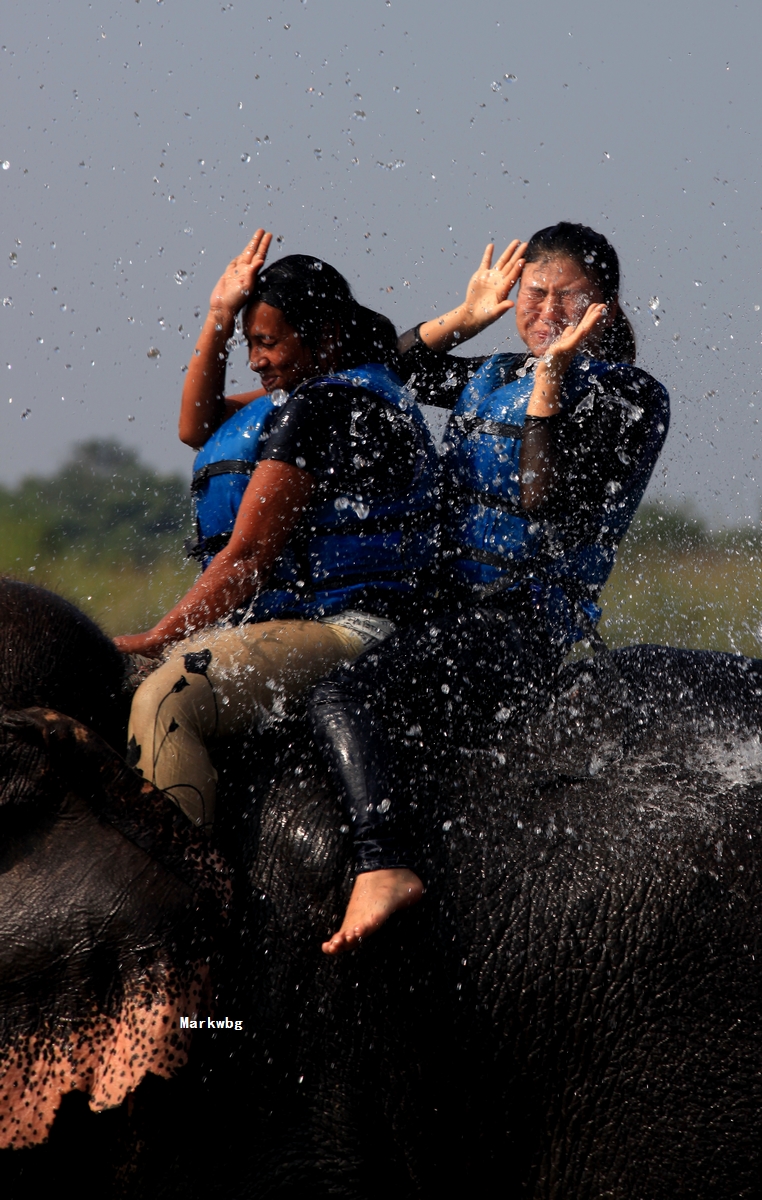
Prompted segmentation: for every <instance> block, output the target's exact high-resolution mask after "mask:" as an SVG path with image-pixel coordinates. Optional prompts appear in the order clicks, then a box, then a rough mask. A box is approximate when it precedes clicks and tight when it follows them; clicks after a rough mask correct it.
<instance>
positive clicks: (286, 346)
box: [244, 301, 318, 393]
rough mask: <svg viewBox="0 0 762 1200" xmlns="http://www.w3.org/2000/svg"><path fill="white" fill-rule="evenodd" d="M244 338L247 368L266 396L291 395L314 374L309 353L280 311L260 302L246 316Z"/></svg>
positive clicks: (316, 369)
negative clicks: (257, 380)
mask: <svg viewBox="0 0 762 1200" xmlns="http://www.w3.org/2000/svg"><path fill="white" fill-rule="evenodd" d="M244 335H245V337H246V340H247V342H248V343H249V366H250V367H251V370H252V371H256V372H257V374H258V375H259V377H260V379H261V380H262V386H263V388H264V389H265V391H267V392H270V393H271V392H274V391H275V390H276V389H277V388H282V389H283V391H284V392H292V391H293V390H294V388H295V387H298V385H299V384H300V383H302V382H303V381H304V380H305V379H309V378H310V377H311V376H312V375H315V374H317V372H318V368H317V366H316V364H315V359H314V357H313V354H312V351H311V349H310V347H309V346H307V345H305V343H304V342H303V341H302V340H301V338H300V337H299V334H298V333H297V331H296V330H295V329H294V327H293V326H292V325H289V323H288V321H287V320H286V318H285V317H284V316H283V313H282V312H281V310H280V309H279V308H273V307H272V305H270V304H265V303H264V301H260V302H259V304H255V305H253V306H252V308H251V310H250V311H249V312H248V313H247V315H246V322H245V327H244Z"/></svg>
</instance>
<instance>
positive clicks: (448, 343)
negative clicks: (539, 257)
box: [418, 240, 527, 354]
mask: <svg viewBox="0 0 762 1200" xmlns="http://www.w3.org/2000/svg"><path fill="white" fill-rule="evenodd" d="M526 248H527V243H526V242H521V243H519V242H518V240H515V241H513V242H511V243H510V245H509V246H507V247H506V249H505V250H504V251H503V253H502V254H501V255H500V258H499V259H498V260H497V262H496V263H495V265H494V267H493V266H492V253H493V251H494V249H495V247H494V244H493V243H492V242H490V244H489V245H488V246H487V248H486V250H485V251H484V254H483V255H482V261H481V263H480V264H479V267H478V269H477V270H476V271H475V273H474V274H473V275H472V276H471V278H470V280H469V281H468V287H467V289H466V298H465V300H464V301H463V303H462V304H459V305H458V307H457V308H453V309H452V310H451V311H450V312H448V313H445V314H444V316H443V317H434V319H433V320H432V321H424V323H423V325H421V326H420V328H419V331H418V332H419V335H420V338H421V341H422V342H423V344H424V345H425V346H428V347H429V348H430V349H431V350H437V351H438V352H439V353H440V354H443V353H444V352H445V351H446V350H449V349H451V347H453V346H456V345H458V344H459V343H460V342H467V341H468V339H469V338H472V337H476V335H477V333H481V332H482V330H483V329H486V328H487V327H488V326H489V325H492V324H493V323H494V322H495V321H497V320H499V318H500V317H502V316H503V314H504V313H507V312H508V310H509V309H511V308H513V307H514V302H513V300H509V299H508V295H509V293H510V292H511V290H512V289H513V286H514V284H515V283H516V281H517V279H518V278H519V276H520V275H521V271H522V268H523V266H524V260H523V259H522V257H521V255H522V254H523V253H524V251H525V250H526Z"/></svg>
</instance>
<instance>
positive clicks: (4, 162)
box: [3, 158, 11, 171]
mask: <svg viewBox="0 0 762 1200" xmlns="http://www.w3.org/2000/svg"><path fill="white" fill-rule="evenodd" d="M10 165H11V164H10V163H9V162H8V159H7V158H5V159H3V170H4V171H7V170H8V169H9V167H10Z"/></svg>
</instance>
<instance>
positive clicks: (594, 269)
mask: <svg viewBox="0 0 762 1200" xmlns="http://www.w3.org/2000/svg"><path fill="white" fill-rule="evenodd" d="M560 255H563V256H564V258H571V259H572V260H573V261H574V262H575V263H576V264H577V266H578V267H579V268H580V270H581V271H583V272H584V274H585V275H586V277H587V278H588V279H589V280H590V282H591V283H594V284H595V285H596V287H598V288H599V289H600V292H601V295H602V296H603V299H604V300H605V301H607V302H608V301H611V300H615V299H618V297H619V279H620V275H619V256H618V255H617V252H616V250H615V249H614V247H613V246H612V245H611V242H609V241H608V239H607V238H605V237H604V236H603V234H602V233H596V232H595V230H594V229H591V228H590V227H589V226H588V225H574V224H573V223H572V222H571V221H559V222H558V224H557V225H548V227H547V228H546V229H540V230H539V231H538V232H537V233H535V234H533V236H532V237H531V238H530V239H529V242H528V243H527V248H526V253H525V254H524V258H525V260H526V262H528V263H530V262H542V261H543V260H544V259H546V258H557V257H558V256H560ZM635 352H636V344H635V331H634V329H633V328H632V325H631V324H630V322H629V321H628V319H627V317H626V316H625V314H624V312H623V310H622V307H621V305H620V307H619V308H618V310H617V314H616V316H615V318H614V320H613V322H612V324H611V325H610V326H609V327H608V329H605V330H604V331H603V334H602V336H601V340H600V344H599V347H598V355H599V357H600V358H601V359H602V360H603V361H604V362H611V363H614V362H627V363H634V362H635Z"/></svg>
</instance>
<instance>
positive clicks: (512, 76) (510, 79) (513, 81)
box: [503, 74, 516, 83]
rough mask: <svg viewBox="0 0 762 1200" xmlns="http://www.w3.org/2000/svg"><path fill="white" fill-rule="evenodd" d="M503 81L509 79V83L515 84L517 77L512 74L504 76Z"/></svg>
mask: <svg viewBox="0 0 762 1200" xmlns="http://www.w3.org/2000/svg"><path fill="white" fill-rule="evenodd" d="M503 79H507V80H508V82H509V83H515V82H516V76H515V75H512V74H508V75H504V76H503Z"/></svg>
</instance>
